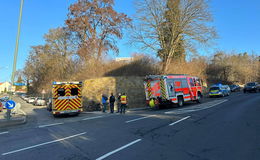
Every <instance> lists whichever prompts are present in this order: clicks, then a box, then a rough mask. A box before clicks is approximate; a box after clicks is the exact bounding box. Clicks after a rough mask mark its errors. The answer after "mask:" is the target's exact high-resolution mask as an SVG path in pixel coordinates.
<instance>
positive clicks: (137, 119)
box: [125, 115, 154, 123]
mask: <svg viewBox="0 0 260 160" xmlns="http://www.w3.org/2000/svg"><path fill="white" fill-rule="evenodd" d="M152 116H154V115H150V116H146V117H141V118H136V119H132V120H129V121H126V122H125V123H131V122H135V121H139V120H142V119H146V118H150V117H152Z"/></svg>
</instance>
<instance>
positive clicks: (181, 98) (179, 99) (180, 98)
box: [178, 97, 184, 107]
mask: <svg viewBox="0 0 260 160" xmlns="http://www.w3.org/2000/svg"><path fill="white" fill-rule="evenodd" d="M183 103H184V101H183V97H178V107H182V106H183Z"/></svg>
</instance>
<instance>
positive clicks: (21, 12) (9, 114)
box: [6, 0, 24, 120]
mask: <svg viewBox="0 0 260 160" xmlns="http://www.w3.org/2000/svg"><path fill="white" fill-rule="evenodd" d="M23 3H24V0H21V3H20V12H19V20H18V29H17V35H16V43H15V51H14V61H13V72H12V77H11V83H12V86H14V78H15V72H16V64H17V56H18V48H19V40H20V31H21V22H22V14H23ZM6 118H7V120H10V118H11V110H10V109H7V113H6Z"/></svg>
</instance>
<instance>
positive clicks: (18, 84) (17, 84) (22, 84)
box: [14, 83, 25, 86]
mask: <svg viewBox="0 0 260 160" xmlns="http://www.w3.org/2000/svg"><path fill="white" fill-rule="evenodd" d="M14 85H15V86H25V83H14Z"/></svg>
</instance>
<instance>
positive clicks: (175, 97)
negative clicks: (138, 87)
mask: <svg viewBox="0 0 260 160" xmlns="http://www.w3.org/2000/svg"><path fill="white" fill-rule="evenodd" d="M144 87H145V94H146V102H147V104H148V105H150V106H151V107H160V106H161V105H164V104H172V103H175V104H178V106H183V104H184V102H187V101H196V102H198V103H200V102H201V98H202V82H201V80H200V79H199V78H198V77H193V76H188V75H175V74H172V75H150V76H146V77H145V80H144ZM151 102H152V103H151ZM152 104H154V105H152Z"/></svg>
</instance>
